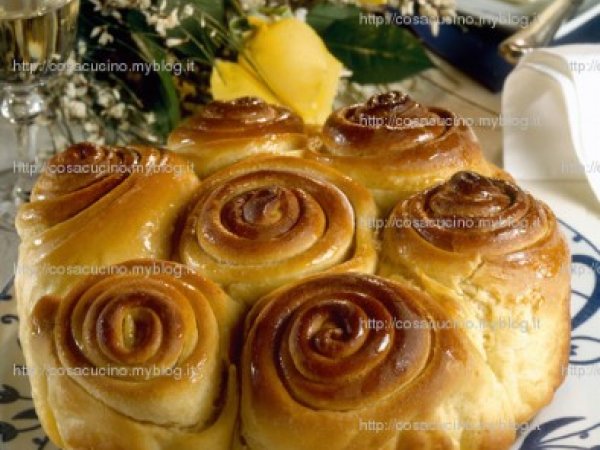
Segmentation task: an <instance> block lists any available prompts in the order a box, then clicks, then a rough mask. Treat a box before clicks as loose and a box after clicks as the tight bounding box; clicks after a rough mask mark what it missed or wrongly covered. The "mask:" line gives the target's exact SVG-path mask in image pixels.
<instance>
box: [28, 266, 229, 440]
mask: <svg viewBox="0 0 600 450" xmlns="http://www.w3.org/2000/svg"><path fill="white" fill-rule="evenodd" d="M240 313H241V309H240V307H239V305H238V304H236V303H235V302H233V301H232V300H231V299H230V298H228V297H227V296H226V295H225V293H224V292H223V291H222V290H221V289H220V288H219V287H218V286H217V285H216V284H215V283H213V282H211V281H210V280H207V279H205V278H202V277H200V276H198V275H196V274H194V273H193V272H192V271H190V270H189V269H188V268H186V267H183V266H179V265H177V264H175V263H170V262H163V261H152V260H134V261H129V262H126V263H123V264H121V265H119V266H111V267H109V268H107V270H106V275H97V276H92V277H89V278H88V279H86V280H85V281H83V282H82V283H80V284H78V285H76V286H73V288H72V289H71V290H70V291H69V292H68V293H67V295H66V296H65V297H62V298H61V297H53V296H50V297H43V298H42V299H41V300H40V301H39V302H38V303H37V304H36V307H35V309H34V311H33V314H32V316H31V317H30V318H29V321H30V322H31V325H30V328H31V329H32V330H33V331H32V334H31V335H30V336H29V337H28V340H27V344H28V346H29V349H30V350H31V351H30V352H29V361H28V364H29V367H30V368H31V371H32V376H31V381H32V387H33V397H34V401H35V405H36V410H37V412H38V416H39V417H40V420H41V422H42V424H43V425H44V429H45V430H46V432H47V433H48V434H49V436H50V438H51V439H52V441H53V442H54V443H55V444H56V445H57V446H59V447H61V448H64V449H69V450H70V449H77V450H79V449H92V448H106V449H109V448H110V449H115V450H117V449H123V450H125V449H127V450H136V449H139V450H148V449H151V448H153V449H167V448H170V449H179V450H197V449H200V448H206V449H208V448H210V449H222V450H228V449H229V448H230V447H231V440H232V436H233V432H234V425H235V423H236V417H237V409H238V398H237V397H238V393H237V389H238V387H237V375H236V369H235V367H234V366H233V364H232V362H231V358H230V352H231V349H230V345H231V342H232V332H233V330H234V328H235V327H236V324H237V322H238V321H239V319H240V317H241V316H240Z"/></svg>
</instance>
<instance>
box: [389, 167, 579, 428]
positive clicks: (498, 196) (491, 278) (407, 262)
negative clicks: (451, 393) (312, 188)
mask: <svg viewBox="0 0 600 450" xmlns="http://www.w3.org/2000/svg"><path fill="white" fill-rule="evenodd" d="M569 263H570V256H569V250H568V247H567V244H566V241H565V239H564V238H563V236H562V235H561V233H560V231H559V229H558V225H557V221H556V219H555V217H554V215H553V214H552V212H551V211H550V209H549V208H548V207H547V206H546V205H545V204H543V203H542V202H540V201H538V200H536V199H535V198H533V197H532V196H531V195H529V194H527V193H525V192H523V191H522V190H521V189H520V188H518V187H517V186H515V185H514V184H512V183H510V182H506V181H502V180H494V179H489V178H486V177H483V176H481V175H478V174H475V173H472V172H460V173H457V174H455V175H454V176H453V177H452V179H451V180H449V181H448V182H446V183H443V184H441V185H439V186H436V187H434V188H432V189H430V190H427V191H425V192H422V193H420V194H418V195H415V196H413V197H411V198H410V199H408V200H405V201H404V202H401V203H400V204H398V205H397V206H396V208H394V211H393V212H392V214H391V216H390V217H389V219H388V221H387V223H386V228H385V229H384V231H383V251H382V253H381V260H380V266H379V269H378V273H379V274H381V275H383V276H388V277H402V278H405V279H409V280H412V281H413V282H415V283H416V284H418V285H420V286H422V287H424V288H425V289H426V290H427V291H429V292H430V293H433V294H435V295H436V296H438V298H448V297H450V298H454V299H455V301H456V303H457V304H459V305H461V311H460V313H459V314H458V318H459V319H460V320H462V321H463V322H466V321H468V320H470V321H472V322H473V323H475V324H478V325H477V327H471V328H470V329H469V330H467V331H468V332H469V334H470V335H471V337H472V338H473V340H474V342H475V343H476V345H477V346H478V347H479V348H480V350H481V351H483V352H484V354H485V355H486V359H487V361H488V363H489V364H490V366H491V367H492V369H493V370H494V372H495V373H496V375H497V376H498V378H499V379H500V381H501V382H502V383H503V384H504V385H505V386H506V388H507V391H508V393H509V396H510V399H511V401H512V403H513V407H514V408H515V415H516V417H517V420H518V421H526V420H529V419H530V418H531V417H532V416H533V415H534V414H535V413H536V412H537V411H538V410H539V409H540V408H541V407H542V406H544V405H545V404H547V403H548V402H549V401H550V400H551V399H552V396H553V393H554V391H555V390H556V389H557V387H558V386H559V385H560V384H561V382H562V381H563V379H564V373H565V371H564V368H565V365H566V364H567V361H568V347H569V335H570V330H569V297H570V274H569ZM525 349H526V351H525Z"/></svg>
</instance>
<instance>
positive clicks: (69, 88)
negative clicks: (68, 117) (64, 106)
mask: <svg viewBox="0 0 600 450" xmlns="http://www.w3.org/2000/svg"><path fill="white" fill-rule="evenodd" d="M65 95H66V96H67V97H69V98H76V97H77V88H76V87H75V84H74V83H73V82H71V81H69V82H68V83H67V85H66V86H65Z"/></svg>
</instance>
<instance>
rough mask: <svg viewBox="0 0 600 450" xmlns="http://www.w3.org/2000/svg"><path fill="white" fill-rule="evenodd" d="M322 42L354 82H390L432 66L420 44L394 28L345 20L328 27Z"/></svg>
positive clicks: (403, 30) (406, 33)
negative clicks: (344, 67)
mask: <svg viewBox="0 0 600 450" xmlns="http://www.w3.org/2000/svg"><path fill="white" fill-rule="evenodd" d="M323 39H324V41H325V44H326V45H327V48H329V50H330V51H331V53H333V54H334V55H335V56H336V57H337V58H338V59H339V60H340V61H342V62H343V63H344V65H345V66H346V67H348V68H349V69H350V70H352V73H353V75H352V81H356V82H357V83H391V82H394V81H399V80H402V79H404V78H408V77H410V76H412V75H414V74H416V73H418V72H420V71H422V70H424V69H427V68H429V67H432V63H431V60H430V59H429V58H428V56H427V54H426V53H425V51H424V50H423V46H422V45H421V43H420V41H419V40H418V39H417V38H415V37H414V36H413V35H412V34H411V33H410V32H409V31H408V30H406V29H404V28H400V27H397V26H393V25H384V26H374V25H364V24H360V22H359V20H357V19H356V18H347V19H343V20H336V21H335V22H333V23H332V24H331V25H330V26H329V27H327V29H326V30H325V32H324V34H323Z"/></svg>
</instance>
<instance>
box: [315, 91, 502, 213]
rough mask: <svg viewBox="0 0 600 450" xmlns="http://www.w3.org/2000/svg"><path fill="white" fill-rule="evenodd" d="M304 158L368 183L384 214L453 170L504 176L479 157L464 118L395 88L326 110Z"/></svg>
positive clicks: (479, 152) (446, 177) (447, 175)
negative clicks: (329, 113)
mask: <svg viewBox="0 0 600 450" xmlns="http://www.w3.org/2000/svg"><path fill="white" fill-rule="evenodd" d="M307 157H312V158H316V159H317V160H318V161H320V162H322V163H326V164H329V165H331V166H333V167H335V168H336V169H338V170H339V171H340V172H343V173H345V174H347V175H349V176H351V177H352V178H354V179H355V180H357V181H359V182H360V183H362V184H363V185H365V186H366V187H368V188H369V190H371V192H372V193H373V195H374V197H375V200H376V201H377V204H378V206H379V207H380V208H381V210H382V211H383V212H384V213H385V212H387V211H389V210H390V209H391V208H392V207H393V206H394V205H395V204H396V203H397V202H398V201H399V200H401V199H404V198H407V197H408V196H410V195H412V194H414V193H416V192H419V191H421V190H422V189H425V188H427V187H430V186H432V185H434V184H436V183H438V182H440V181H444V180H446V179H448V178H449V177H450V176H451V175H452V174H454V173H455V172H457V171H459V170H475V171H477V172H479V173H482V174H485V175H501V176H507V175H506V174H503V173H502V171H501V170H500V169H498V168H496V167H495V166H493V165H492V164H490V163H488V162H487V161H485V159H484V157H483V154H482V152H481V148H480V146H479V143H478V142H477V139H476V137H475V135H474V133H473V131H472V130H471V129H470V127H469V126H468V124H466V123H465V122H464V120H462V119H461V118H460V117H458V116H456V115H455V114H454V113H452V112H450V111H447V110H445V109H442V108H434V107H426V106H423V105H421V104H419V103H417V102H415V101H414V100H412V99H411V98H410V97H409V96H408V95H405V94H402V93H400V92H397V91H392V92H387V93H382V94H377V95H375V96H373V97H371V98H370V99H369V100H368V101H367V102H366V103H364V104H357V105H352V106H347V107H345V108H341V109H339V110H337V111H335V112H334V113H332V114H331V115H330V116H329V118H328V119H327V121H326V122H325V125H324V126H323V129H322V131H321V133H320V135H316V136H313V137H311V139H310V142H309V150H308V151H307Z"/></svg>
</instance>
